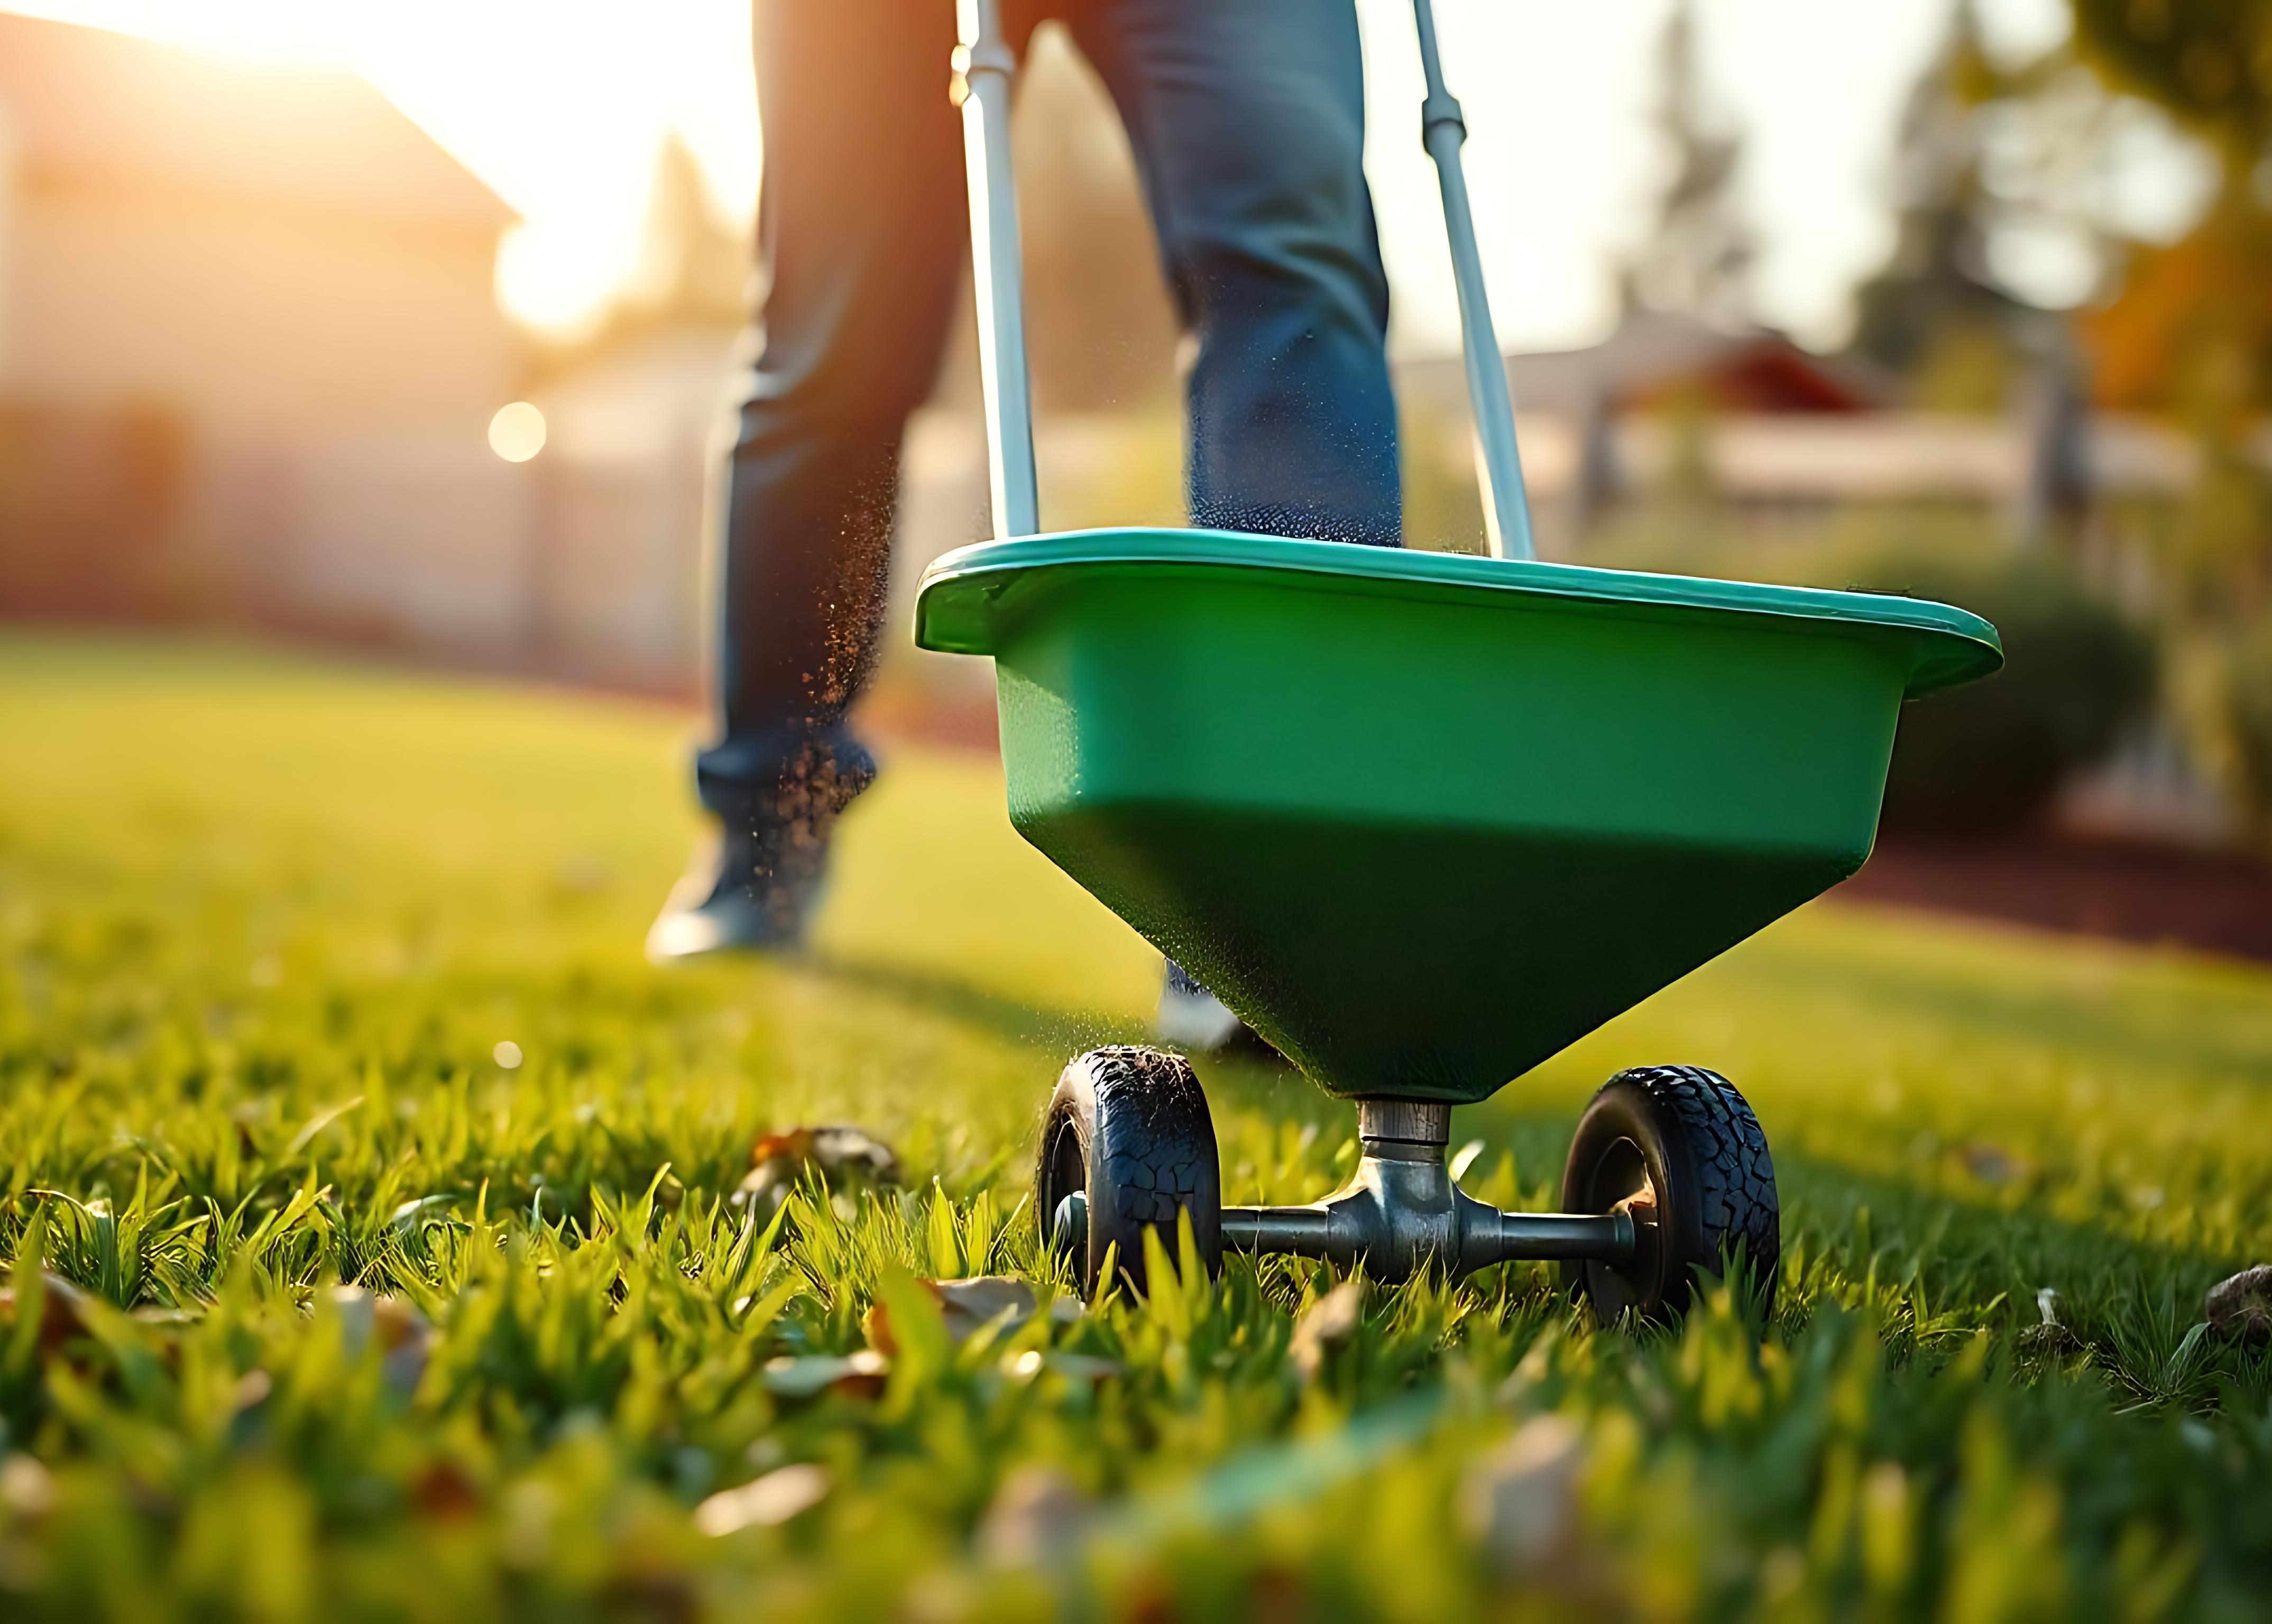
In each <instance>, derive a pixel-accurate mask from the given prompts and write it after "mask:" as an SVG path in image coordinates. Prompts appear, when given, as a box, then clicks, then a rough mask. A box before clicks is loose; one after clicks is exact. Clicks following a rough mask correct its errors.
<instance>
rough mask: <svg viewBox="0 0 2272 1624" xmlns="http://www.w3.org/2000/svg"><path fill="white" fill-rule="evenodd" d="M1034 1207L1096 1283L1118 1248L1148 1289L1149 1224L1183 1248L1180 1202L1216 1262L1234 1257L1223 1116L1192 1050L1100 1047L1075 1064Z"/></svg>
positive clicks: (1084, 1284)
mask: <svg viewBox="0 0 2272 1624" xmlns="http://www.w3.org/2000/svg"><path fill="white" fill-rule="evenodd" d="M1034 1197H1035V1199H1034V1210H1035V1217H1036V1218H1038V1219H1039V1220H1040V1222H1041V1226H1042V1240H1043V1244H1044V1245H1046V1246H1048V1247H1050V1248H1051V1249H1053V1250H1055V1251H1058V1252H1061V1253H1064V1254H1066V1255H1070V1256H1071V1257H1072V1260H1073V1265H1074V1268H1075V1270H1076V1271H1077V1272H1078V1273H1079V1275H1080V1284H1081V1289H1082V1290H1083V1291H1084V1292H1088V1291H1094V1290H1095V1286H1096V1276H1097V1271H1098V1270H1100V1269H1102V1267H1103V1265H1104V1255H1105V1254H1106V1252H1107V1251H1110V1250H1113V1249H1114V1248H1117V1254H1116V1255H1117V1259H1118V1262H1117V1265H1116V1266H1117V1269H1118V1270H1119V1272H1120V1274H1121V1275H1122V1276H1123V1277H1124V1278H1125V1279H1126V1280H1127V1282H1128V1283H1129V1285H1132V1286H1133V1287H1134V1288H1135V1289H1136V1290H1138V1291H1142V1290H1143V1289H1144V1232H1145V1231H1146V1230H1147V1229H1156V1230H1157V1231H1159V1233H1160V1241H1161V1244H1162V1246H1164V1247H1166V1248H1167V1250H1168V1255H1169V1256H1170V1258H1173V1257H1174V1256H1175V1255H1176V1248H1177V1238H1176V1214H1177V1212H1178V1211H1187V1212H1189V1213H1190V1214H1191V1215H1192V1238H1193V1239H1194V1240H1197V1241H1198V1242H1199V1253H1200V1261H1201V1262H1202V1263H1204V1264H1205V1265H1206V1266H1207V1272H1208V1273H1209V1274H1213V1273H1214V1272H1215V1271H1216V1270H1219V1269H1220V1268H1221V1267H1222V1172H1221V1169H1220V1167H1219V1166H1218V1165H1217V1163H1216V1160H1215V1148H1214V1121H1212V1120H1211V1119H1210V1118H1209V1117H1208V1115H1207V1096H1206V1095H1205V1094H1204V1093H1202V1092H1200V1080H1199V1077H1198V1076H1197V1075H1196V1074H1195V1073H1194V1072H1193V1071H1192V1068H1191V1062H1189V1061H1186V1060H1185V1058H1184V1057H1183V1056H1182V1055H1180V1054H1166V1053H1163V1052H1162V1051H1161V1050H1159V1049H1143V1048H1109V1049H1091V1050H1090V1051H1089V1052H1088V1053H1087V1054H1084V1055H1082V1056H1081V1057H1080V1059H1078V1060H1076V1061H1074V1062H1072V1063H1071V1064H1069V1065H1068V1066H1066V1067H1065V1070H1064V1071H1063V1073H1061V1074H1060V1075H1059V1076H1058V1086H1057V1091H1056V1092H1055V1093H1053V1094H1051V1095H1050V1108H1049V1111H1048V1114H1046V1115H1044V1116H1043V1119H1042V1147H1041V1156H1040V1158H1039V1159H1038V1161H1037V1162H1036V1164H1035V1169H1034Z"/></svg>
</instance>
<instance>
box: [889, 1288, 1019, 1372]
mask: <svg viewBox="0 0 2272 1624" xmlns="http://www.w3.org/2000/svg"><path fill="white" fill-rule="evenodd" d="M916 1285H920V1286H922V1287H923V1290H925V1291H927V1292H930V1295H931V1300H933V1301H934V1302H936V1303H938V1307H939V1314H940V1316H941V1317H942V1318H943V1319H945V1322H946V1334H947V1335H948V1336H949V1337H953V1339H954V1340H955V1341H956V1342H958V1343H961V1342H968V1340H969V1339H970V1337H971V1336H972V1334H973V1333H974V1332H975V1331H977V1330H979V1329H980V1328H981V1327H982V1326H986V1325H990V1324H992V1323H993V1322H995V1321H996V1320H998V1319H1001V1318H1002V1317H1003V1316H1004V1315H1008V1316H1009V1317H1008V1319H1007V1320H1006V1322H1005V1323H1004V1325H1003V1327H1002V1329H1003V1330H1004V1332H1005V1334H1006V1333H1008V1332H1010V1331H1013V1330H1017V1329H1018V1327H1019V1326H1020V1325H1023V1324H1024V1323H1025V1322H1027V1321H1028V1320H1029V1319H1031V1318H1032V1317H1033V1314H1034V1288H1033V1287H1032V1286H1030V1285H1027V1284H1026V1282H1024V1281H1023V1280H1020V1279H1017V1278H1013V1277H1012V1276H1010V1275H1006V1274H988V1275H979V1276H977V1277H975V1278H972V1279H968V1280H918V1281H916ZM865 1325H866V1330H867V1333H868V1343H869V1345H870V1346H871V1347H874V1348H877V1349H879V1350H881V1351H882V1352H886V1353H897V1352H899V1351H900V1347H899V1344H898V1343H897V1342H896V1341H895V1340H894V1339H893V1336H892V1313H891V1310H890V1308H888V1307H886V1306H885V1303H884V1300H883V1299H881V1298H880V1297H879V1298H878V1299H877V1300H876V1301H875V1302H874V1303H872V1304H871V1305H870V1307H869V1309H868V1317H867V1320H866V1322H865Z"/></svg>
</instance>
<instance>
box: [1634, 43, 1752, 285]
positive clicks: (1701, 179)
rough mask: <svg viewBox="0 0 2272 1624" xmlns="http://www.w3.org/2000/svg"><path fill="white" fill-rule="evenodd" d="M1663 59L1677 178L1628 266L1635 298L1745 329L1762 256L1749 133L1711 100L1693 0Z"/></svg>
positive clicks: (1661, 118) (1664, 113)
mask: <svg viewBox="0 0 2272 1624" xmlns="http://www.w3.org/2000/svg"><path fill="white" fill-rule="evenodd" d="M1659 60H1660V68H1659V72H1660V75H1661V78H1660V81H1659V91H1658V100H1657V111H1656V126H1657V131H1658V137H1659V139H1660V140H1661V141H1662V143H1663V146H1664V149H1665V151H1666V153H1668V154H1669V156H1670V160H1671V175H1670V180H1669V181H1668V182H1667V183H1666V185H1665V189H1664V192H1663V197H1661V198H1660V199H1659V202H1658V205H1657V221H1656V229H1655V233H1654V234H1653V235H1651V237H1650V238H1649V240H1648V242H1647V243H1646V244H1645V245H1644V246H1643V247H1642V249H1641V250H1640V252H1639V253H1638V254H1637V255H1636V256H1634V257H1633V260H1632V262H1631V264H1629V265H1628V266H1627V268H1626V273H1625V277H1624V284H1625V295H1626V307H1627V309H1635V308H1640V309H1651V310H1663V311H1671V312H1676V313H1678V314H1680V315H1685V316H1693V317H1698V318H1699V319H1700V320H1703V321H1707V322H1710V323H1712V324H1715V325H1716V326H1723V327H1738V326H1742V325H1744V324H1746V323H1747V322H1748V321H1749V320H1750V319H1751V271H1752V262H1753V259H1754V258H1755V257H1757V250H1756V249H1755V246H1754V244H1753V237H1752V231H1751V227H1750V225H1749V223H1748V222H1747V221H1746V220H1745V218H1744V214H1743V209H1742V205H1741V200H1740V199H1739V198H1738V195H1737V189H1736V180H1737V177H1738V172H1739V170H1740V168H1741V164H1742V159H1743V138H1742V137H1741V136H1740V135H1739V134H1738V133H1737V132H1736V131H1735V130H1731V129H1730V128H1728V127H1727V126H1726V124H1725V123H1723V122H1722V121H1721V120H1719V119H1717V118H1715V116H1714V115H1713V113H1712V110H1711V108H1709V106H1708V99H1707V95H1706V92H1705V88H1704V81H1703V70H1702V64H1701V63H1700V61H1699V59H1698V51H1697V41H1696V18H1695V8H1694V5H1693V0H1680V4H1678V5H1677V6H1675V7H1674V9H1673V12H1672V16H1671V19H1670V20H1669V21H1668V22H1667V23H1666V24H1665V30H1664V42H1663V48H1662V54H1661V56H1660V59H1659Z"/></svg>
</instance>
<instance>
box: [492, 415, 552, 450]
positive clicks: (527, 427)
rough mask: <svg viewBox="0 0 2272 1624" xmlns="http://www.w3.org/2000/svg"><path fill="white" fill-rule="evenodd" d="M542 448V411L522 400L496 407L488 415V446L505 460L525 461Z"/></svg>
mask: <svg viewBox="0 0 2272 1624" xmlns="http://www.w3.org/2000/svg"><path fill="white" fill-rule="evenodd" d="M543 449H544V413H542V412H540V411H538V410H537V409H536V408H535V407H534V406H531V405H530V404H529V403H528V402H527V401H526V400H516V401H514V402H513V403H512V405H511V406H499V407H498V408H497V415H496V416H495V417H492V418H491V419H490V450H491V451H495V452H496V453H497V455H498V456H500V457H502V458H504V459H505V460H506V461H507V462H527V460H528V459H529V458H532V457H534V456H535V455H536V453H537V452H539V451H542V450H543Z"/></svg>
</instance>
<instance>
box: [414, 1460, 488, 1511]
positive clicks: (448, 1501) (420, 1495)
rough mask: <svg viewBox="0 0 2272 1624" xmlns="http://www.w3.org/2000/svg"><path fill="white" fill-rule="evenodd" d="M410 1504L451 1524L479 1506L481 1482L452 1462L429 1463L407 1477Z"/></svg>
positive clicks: (478, 1508)
mask: <svg viewBox="0 0 2272 1624" xmlns="http://www.w3.org/2000/svg"><path fill="white" fill-rule="evenodd" d="M410 1503H411V1504H412V1505H414V1506H415V1507H417V1508H418V1510H419V1513H420V1514H421V1515H422V1516H430V1517H432V1518H433V1519H434V1520H435V1521H436V1522H437V1523H454V1522H457V1521H459V1520H460V1519H461V1518H464V1517H469V1516H473V1515H474V1513H475V1512H476V1511H479V1510H480V1509H482V1490H481V1485H479V1484H478V1483H475V1481H474V1480H473V1479H471V1478H470V1477H468V1476H467V1475H466V1471H465V1468H463V1467H462V1466H460V1465H459V1464H457V1463H456V1462H455V1461H434V1462H430V1464H428V1465H427V1466H426V1467H425V1469H424V1470H423V1471H420V1472H419V1474H418V1475H417V1476H416V1477H415V1478H413V1479H411V1480H410Z"/></svg>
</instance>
